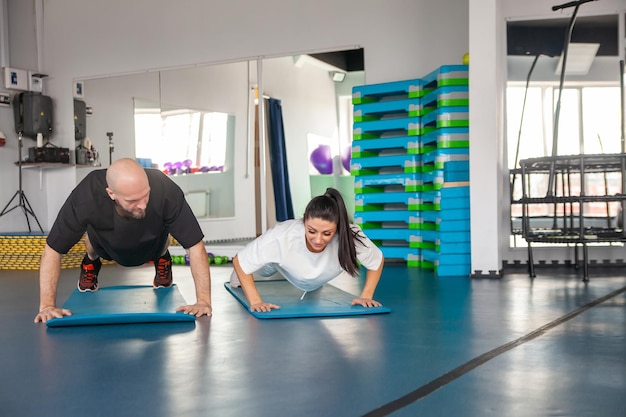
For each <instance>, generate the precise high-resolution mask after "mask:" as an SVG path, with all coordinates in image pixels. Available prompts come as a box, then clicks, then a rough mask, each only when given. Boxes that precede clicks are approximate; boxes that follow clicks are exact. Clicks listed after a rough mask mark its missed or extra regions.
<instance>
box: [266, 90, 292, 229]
mask: <svg viewBox="0 0 626 417" xmlns="http://www.w3.org/2000/svg"><path fill="white" fill-rule="evenodd" d="M266 108H267V119H268V127H267V132H268V134H267V141H268V148H269V155H270V165H271V170H272V184H273V186H274V202H275V203H276V221H279V222H282V221H285V220H287V219H293V218H294V214H293V204H292V202H291V189H290V188H289V172H288V171H287V152H286V148H285V130H284V129H283V109H282V106H281V104H280V100H277V99H273V98H269V99H267V100H266Z"/></svg>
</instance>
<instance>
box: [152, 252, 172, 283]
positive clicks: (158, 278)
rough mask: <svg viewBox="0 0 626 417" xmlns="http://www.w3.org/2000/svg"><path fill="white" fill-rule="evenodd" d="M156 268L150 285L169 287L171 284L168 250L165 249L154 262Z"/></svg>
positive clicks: (170, 265) (170, 258)
mask: <svg viewBox="0 0 626 417" xmlns="http://www.w3.org/2000/svg"><path fill="white" fill-rule="evenodd" d="M154 267H155V269H156V275H155V276H154V281H153V282H152V286H153V287H154V288H169V287H171V286H172V282H173V279H172V257H171V256H170V252H169V251H167V252H165V254H164V255H163V256H161V257H160V258H159V259H157V261H156V262H155V263H154Z"/></svg>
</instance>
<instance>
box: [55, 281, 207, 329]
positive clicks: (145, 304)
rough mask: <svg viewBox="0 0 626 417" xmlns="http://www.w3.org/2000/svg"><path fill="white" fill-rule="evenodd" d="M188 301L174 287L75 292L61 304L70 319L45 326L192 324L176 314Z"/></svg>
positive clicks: (110, 288)
mask: <svg viewBox="0 0 626 417" xmlns="http://www.w3.org/2000/svg"><path fill="white" fill-rule="evenodd" d="M186 304H187V302H186V301H185V299H184V298H183V296H182V294H181V293H180V291H179V290H178V287H177V286H176V285H172V286H171V287H170V288H158V289H155V288H153V287H152V286H151V285H149V286H148V285H130V286H123V285H120V286H113V287H104V288H100V289H98V291H95V292H80V291H78V289H75V290H74V291H73V292H72V294H70V296H69V298H68V299H67V301H66V302H65V304H63V308H67V309H69V310H71V311H72V315H71V316H66V317H63V318H60V319H59V318H54V319H51V320H48V321H47V322H46V325H47V326H48V327H63V326H88V325H97V324H127V323H159V322H178V321H184V322H189V321H194V320H195V319H196V317H195V316H193V315H190V314H184V313H182V312H180V313H177V312H176V309H177V308H178V307H180V306H182V305H186Z"/></svg>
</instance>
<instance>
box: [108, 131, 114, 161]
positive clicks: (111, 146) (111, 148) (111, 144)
mask: <svg viewBox="0 0 626 417" xmlns="http://www.w3.org/2000/svg"><path fill="white" fill-rule="evenodd" d="M107 136H108V137H109V166H111V164H112V163H113V150H114V146H113V132H107Z"/></svg>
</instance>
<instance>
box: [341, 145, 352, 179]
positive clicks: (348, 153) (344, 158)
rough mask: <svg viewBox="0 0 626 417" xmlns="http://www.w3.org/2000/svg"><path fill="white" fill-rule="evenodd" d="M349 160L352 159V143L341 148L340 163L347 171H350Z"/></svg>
mask: <svg viewBox="0 0 626 417" xmlns="http://www.w3.org/2000/svg"><path fill="white" fill-rule="evenodd" d="M351 160H352V145H348V146H346V148H345V149H344V150H343V154H341V165H343V167H344V169H345V170H346V171H348V172H350V161H351Z"/></svg>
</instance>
